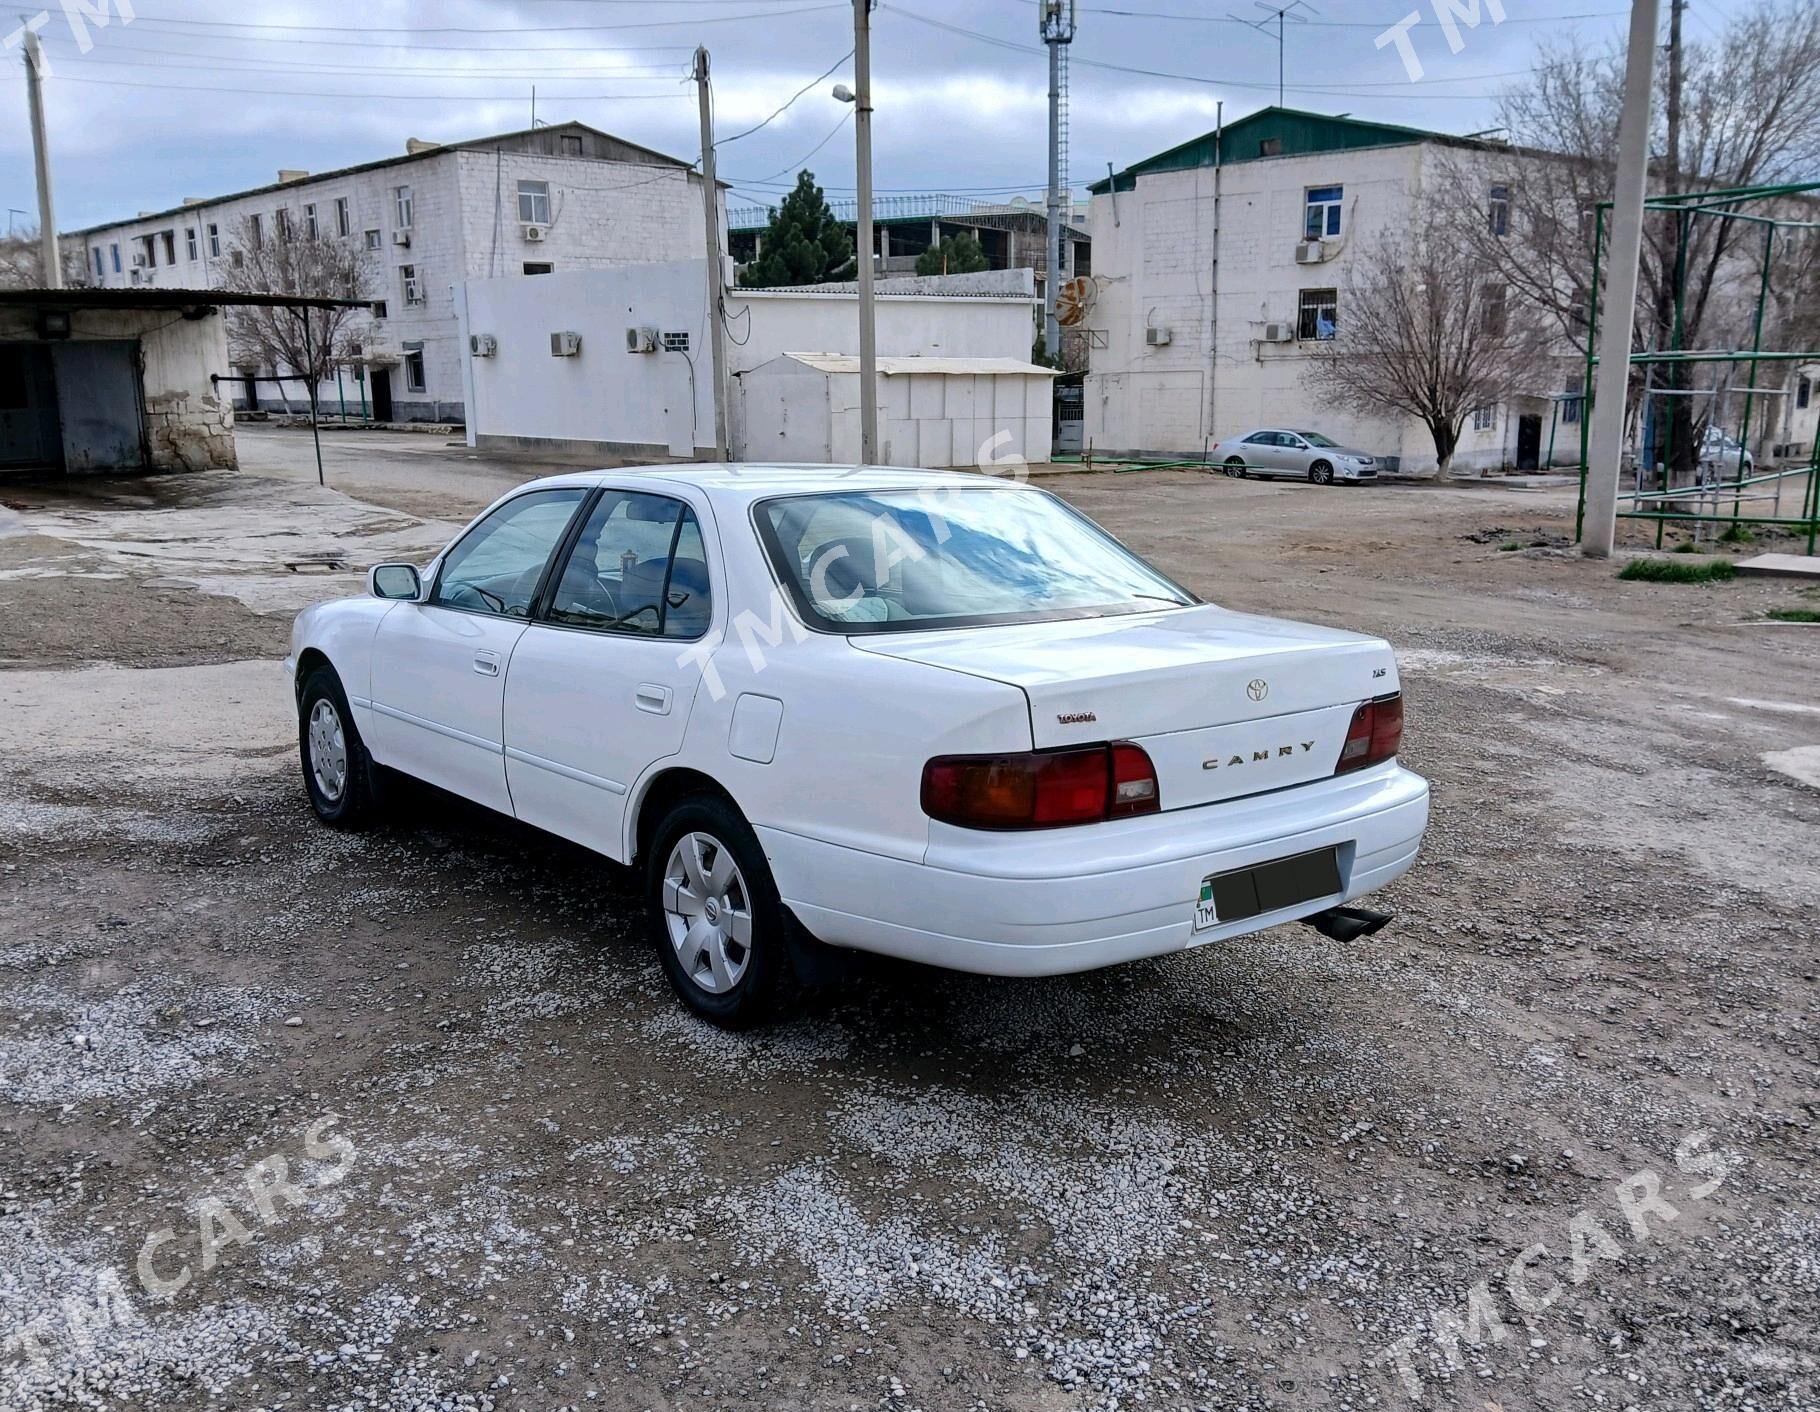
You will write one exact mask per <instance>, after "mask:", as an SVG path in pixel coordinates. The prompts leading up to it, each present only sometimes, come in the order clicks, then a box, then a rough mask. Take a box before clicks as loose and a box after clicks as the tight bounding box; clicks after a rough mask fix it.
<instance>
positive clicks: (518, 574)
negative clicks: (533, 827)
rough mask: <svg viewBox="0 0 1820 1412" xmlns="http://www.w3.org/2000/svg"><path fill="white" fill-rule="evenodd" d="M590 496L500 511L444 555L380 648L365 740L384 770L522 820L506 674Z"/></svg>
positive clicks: (544, 496) (521, 503) (550, 494)
mask: <svg viewBox="0 0 1820 1412" xmlns="http://www.w3.org/2000/svg"><path fill="white" fill-rule="evenodd" d="M588 493H589V492H588V488H587V487H585V486H565V487H561V488H557V489H551V490H532V491H526V492H525V493H524V494H522V495H516V496H513V497H512V498H511V499H510V500H507V501H506V502H504V503H503V504H501V505H498V506H496V507H495V508H494V509H493V510H492V511H491V512H490V513H489V514H487V515H486V516H485V517H484V518H482V519H481V520H479V521H478V522H476V523H475V524H474V525H473V526H472V527H471V528H470V529H469V530H468V532H467V533H466V534H464V535H463V536H462V537H461V538H460V539H459V540H457V541H456V542H455V544H454V545H452V546H451V547H450V548H449V550H448V551H447V552H446V553H445V554H444V555H443V556H442V560H441V563H440V564H439V565H438V568H437V573H436V577H435V579H434V581H433V582H432V583H431V585H430V589H429V592H428V593H427V594H426V595H425V596H424V598H423V599H422V600H421V601H418V602H407V603H400V604H398V605H397V606H396V607H394V608H393V609H392V610H391V611H390V612H389V613H387V614H386V616H385V618H384V620H383V621H382V622H381V623H380V625H379V631H378V633H377V634H375V636H374V639H373V675H372V687H371V690H372V693H373V702H372V705H373V714H372V717H371V723H372V728H371V730H369V731H368V735H369V736H370V737H371V738H370V739H369V740H368V742H367V743H368V745H369V747H370V748H371V749H372V752H373V756H374V758H375V759H377V760H378V761H379V762H380V763H381V764H385V765H390V766H392V767H394V768H396V769H399V770H402V771H404V772H405V773H406V774H408V775H413V776H415V777H416V778H418V779H421V780H427V781H428V782H429V783H431V784H433V785H438V786H440V787H441V788H443V789H447V790H451V791H453V792H454V793H456V794H459V795H462V796H463V797H464V798H467V799H472V800H473V801H474V802H475V803H477V804H484V805H486V806H487V807H488V808H489V809H497V810H499V811H500V812H501V813H506V814H509V813H511V812H512V800H511V796H510V795H509V794H508V793H507V792H506V770H505V738H504V733H503V717H504V701H505V684H506V668H507V666H508V665H509V664H510V662H511V660H512V652H513V649H514V648H515V647H516V646H517V644H518V640H519V638H520V637H521V636H522V635H523V634H524V630H525V625H526V624H527V623H528V622H529V621H530V613H531V608H532V605H533V604H534V602H535V601H536V598H537V593H538V590H539V589H540V588H541V587H542V585H543V583H544V581H545V578H546V574H547V569H548V566H549V562H550V560H551V558H552V556H553V555H554V553H555V550H556V547H557V545H558V544H560V543H561V542H562V539H563V537H564V534H565V532H566V531H567V529H568V528H569V525H570V522H571V521H572V520H573V519H574V517H575V512H576V511H577V510H578V509H579V508H580V506H581V504H582V502H583V501H584V500H585V499H586V498H587V496H588Z"/></svg>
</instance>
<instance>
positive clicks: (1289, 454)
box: [1277, 431, 1314, 476]
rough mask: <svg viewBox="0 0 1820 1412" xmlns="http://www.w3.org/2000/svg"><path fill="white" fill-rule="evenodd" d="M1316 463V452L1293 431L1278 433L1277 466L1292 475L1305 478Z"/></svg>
mask: <svg viewBox="0 0 1820 1412" xmlns="http://www.w3.org/2000/svg"><path fill="white" fill-rule="evenodd" d="M1313 462H1314V451H1313V450H1312V448H1310V447H1309V445H1308V443H1307V442H1306V441H1303V440H1302V438H1301V437H1299V436H1297V435H1296V434H1295V433H1294V432H1292V431H1280V432H1278V433H1277V464H1278V465H1279V466H1281V467H1282V468H1283V469H1284V470H1285V471H1288V472H1289V473H1290V474H1291V475H1298V476H1305V475H1307V474H1308V467H1309V466H1310V465H1312V464H1313Z"/></svg>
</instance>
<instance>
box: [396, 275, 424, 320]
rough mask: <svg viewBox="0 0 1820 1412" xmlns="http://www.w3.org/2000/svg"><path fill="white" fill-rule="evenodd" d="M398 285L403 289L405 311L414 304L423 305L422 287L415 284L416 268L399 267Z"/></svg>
mask: <svg viewBox="0 0 1820 1412" xmlns="http://www.w3.org/2000/svg"><path fill="white" fill-rule="evenodd" d="M398 283H399V284H400V285H401V286H402V287H403V289H404V304H405V307H406V308H407V309H408V308H410V307H411V306H412V305H414V304H421V303H423V286H422V285H421V284H419V283H418V282H417V266H415V265H400V266H399V267H398Z"/></svg>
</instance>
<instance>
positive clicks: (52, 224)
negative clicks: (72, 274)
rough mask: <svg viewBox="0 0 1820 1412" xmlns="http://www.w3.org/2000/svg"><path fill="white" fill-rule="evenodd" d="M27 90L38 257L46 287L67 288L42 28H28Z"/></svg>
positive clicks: (26, 44)
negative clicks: (54, 200)
mask: <svg viewBox="0 0 1820 1412" xmlns="http://www.w3.org/2000/svg"><path fill="white" fill-rule="evenodd" d="M25 92H26V98H27V101H28V103H29V105H30V107H31V112H32V156H33V157H34V158H35V159H36V161H37V164H38V258H39V260H40V262H41V263H42V264H43V266H44V287H45V288H46V289H62V288H63V257H62V255H60V254H59V253H58V250H57V213H56V211H55V210H54V209H53V208H52V205H51V144H50V138H49V136H48V135H47V134H46V132H45V127H44V51H43V50H42V49H41V48H39V47H38V31H37V30H35V29H31V28H27V29H26V31H25Z"/></svg>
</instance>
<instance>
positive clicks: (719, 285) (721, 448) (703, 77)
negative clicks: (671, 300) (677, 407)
mask: <svg viewBox="0 0 1820 1412" xmlns="http://www.w3.org/2000/svg"><path fill="white" fill-rule="evenodd" d="M695 92H696V96H697V98H698V99H699V100H700V106H701V201H702V220H703V225H704V226H705V228H706V230H707V232H708V240H707V245H708V349H709V352H710V354H711V355H712V357H711V361H710V366H711V368H712V370H713V377H714V388H713V394H714V459H715V460H717V461H725V460H726V459H727V343H726V332H727V330H726V325H725V324H724V323H723V322H722V320H723V319H724V318H725V311H724V306H725V304H726V292H727V288H726V280H725V277H724V271H723V270H722V268H721V258H720V210H719V207H720V201H719V191H718V189H717V188H718V183H717V182H716V181H715V178H714V104H713V98H712V95H711V94H710V92H709V89H708V51H707V49H706V48H705V47H701V46H697V48H696V50H695Z"/></svg>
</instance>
